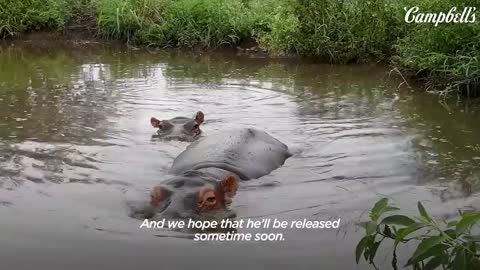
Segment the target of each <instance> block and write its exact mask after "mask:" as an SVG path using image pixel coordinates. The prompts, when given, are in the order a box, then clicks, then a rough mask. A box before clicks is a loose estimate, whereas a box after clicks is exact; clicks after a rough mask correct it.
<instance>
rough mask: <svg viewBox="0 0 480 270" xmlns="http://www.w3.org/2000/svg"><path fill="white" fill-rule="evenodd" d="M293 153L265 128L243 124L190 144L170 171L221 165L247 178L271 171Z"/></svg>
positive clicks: (177, 172) (181, 171)
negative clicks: (249, 126)
mask: <svg viewBox="0 0 480 270" xmlns="http://www.w3.org/2000/svg"><path fill="white" fill-rule="evenodd" d="M289 156H290V153H289V151H288V147H287V146H286V145H285V144H283V143H282V142H280V141H279V140H277V139H275V138H273V137H272V136H270V135H269V134H267V133H266V132H264V131H261V130H257V129H253V128H243V129H232V130H228V131H222V132H218V133H214V134H209V135H208V136H207V137H204V138H202V139H200V140H199V141H196V142H194V143H192V144H190V145H189V146H188V147H187V149H186V150H185V151H183V152H182V153H181V154H180V155H179V156H178V157H177V158H176V159H175V161H174V162H173V165H172V167H171V168H170V171H169V173H171V174H176V175H178V174H181V173H183V172H185V171H188V170H198V169H203V168H219V169H223V170H227V171H230V172H233V173H235V174H237V175H238V176H239V177H240V178H242V179H243V180H246V179H255V178H259V177H262V176H264V175H267V174H269V173H270V172H271V171H273V170H275V169H277V168H278V167H280V166H282V165H283V163H284V162H285V160H286V159H287V158H288V157H289Z"/></svg>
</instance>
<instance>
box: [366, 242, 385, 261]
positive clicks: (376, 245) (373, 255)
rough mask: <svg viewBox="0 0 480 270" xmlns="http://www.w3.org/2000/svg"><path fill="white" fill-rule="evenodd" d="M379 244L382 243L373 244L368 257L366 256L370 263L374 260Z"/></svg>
mask: <svg viewBox="0 0 480 270" xmlns="http://www.w3.org/2000/svg"><path fill="white" fill-rule="evenodd" d="M381 243H382V241H378V242H375V243H373V245H372V246H371V247H370V252H369V256H368V261H369V262H370V263H373V258H375V254H377V250H378V247H379V246H380V244H381Z"/></svg>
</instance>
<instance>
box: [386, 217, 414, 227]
mask: <svg viewBox="0 0 480 270" xmlns="http://www.w3.org/2000/svg"><path fill="white" fill-rule="evenodd" d="M413 223H415V221H414V220H413V219H411V218H409V217H407V216H404V215H393V216H389V217H386V218H384V219H383V220H382V221H381V222H380V224H394V225H403V226H410V225H412V224H413Z"/></svg>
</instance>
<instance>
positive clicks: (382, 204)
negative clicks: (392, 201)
mask: <svg viewBox="0 0 480 270" xmlns="http://www.w3.org/2000/svg"><path fill="white" fill-rule="evenodd" d="M387 205H388V199H387V198H383V199H380V200H379V201H378V202H376V203H375V205H374V206H373V208H372V210H371V211H370V218H371V219H372V220H375V221H376V220H377V219H378V218H379V217H380V216H381V215H382V214H383V212H384V211H385V208H386V207H387Z"/></svg>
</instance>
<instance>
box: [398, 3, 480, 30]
mask: <svg viewBox="0 0 480 270" xmlns="http://www.w3.org/2000/svg"><path fill="white" fill-rule="evenodd" d="M404 9H405V12H406V13H405V22H406V23H432V24H434V25H435V26H438V25H439V24H441V23H475V11H476V10H477V8H476V7H465V8H464V9H463V10H462V11H461V12H460V11H459V10H457V7H452V8H451V9H450V10H449V11H448V12H447V13H444V12H438V13H424V12H420V8H419V7H411V8H409V7H405V8H404Z"/></svg>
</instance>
